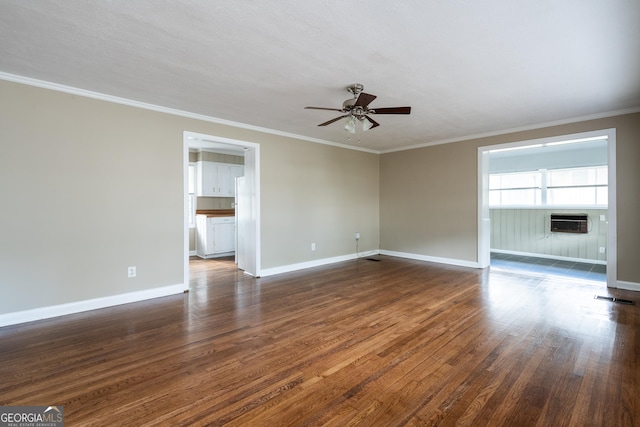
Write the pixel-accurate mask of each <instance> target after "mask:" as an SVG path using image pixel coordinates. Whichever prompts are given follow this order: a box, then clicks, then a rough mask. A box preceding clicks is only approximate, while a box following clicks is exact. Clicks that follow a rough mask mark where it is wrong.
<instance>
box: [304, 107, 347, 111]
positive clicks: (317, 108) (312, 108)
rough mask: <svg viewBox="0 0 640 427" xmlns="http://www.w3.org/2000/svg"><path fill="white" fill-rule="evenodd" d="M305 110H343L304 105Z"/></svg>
mask: <svg viewBox="0 0 640 427" xmlns="http://www.w3.org/2000/svg"><path fill="white" fill-rule="evenodd" d="M304 108H305V110H329V111H340V112H342V110H341V109H339V108H324V107H304Z"/></svg>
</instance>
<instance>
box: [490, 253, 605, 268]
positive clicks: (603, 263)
mask: <svg viewBox="0 0 640 427" xmlns="http://www.w3.org/2000/svg"><path fill="white" fill-rule="evenodd" d="M491 252H495V253H497V254H505V255H522V256H529V257H532V258H545V259H555V260H558V261H571V262H583V263H585V264H600V265H607V261H600V260H597V259H587V258H573V257H568V256H559V255H545V254H534V253H531V252H518V251H508V250H504V249H491Z"/></svg>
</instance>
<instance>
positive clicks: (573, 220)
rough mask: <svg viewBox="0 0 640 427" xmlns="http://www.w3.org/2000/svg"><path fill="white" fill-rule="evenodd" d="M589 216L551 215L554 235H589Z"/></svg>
mask: <svg viewBox="0 0 640 427" xmlns="http://www.w3.org/2000/svg"><path fill="white" fill-rule="evenodd" d="M587 218H588V216H587V214H551V231H553V232H554V233H587V232H588V230H587Z"/></svg>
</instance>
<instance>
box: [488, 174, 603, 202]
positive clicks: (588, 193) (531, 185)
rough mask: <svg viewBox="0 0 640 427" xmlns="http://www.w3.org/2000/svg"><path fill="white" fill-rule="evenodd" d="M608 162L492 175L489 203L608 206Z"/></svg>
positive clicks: (490, 177)
mask: <svg viewBox="0 0 640 427" xmlns="http://www.w3.org/2000/svg"><path fill="white" fill-rule="evenodd" d="M607 174H608V167H607V166H595V167H581V168H569V169H551V170H546V169H541V170H538V171H528V172H514V173H499V174H491V175H490V176H489V205H490V206H576V205H579V206H606V205H607V201H608V186H607V184H608V181H607V179H608V178H607V176H608V175H607Z"/></svg>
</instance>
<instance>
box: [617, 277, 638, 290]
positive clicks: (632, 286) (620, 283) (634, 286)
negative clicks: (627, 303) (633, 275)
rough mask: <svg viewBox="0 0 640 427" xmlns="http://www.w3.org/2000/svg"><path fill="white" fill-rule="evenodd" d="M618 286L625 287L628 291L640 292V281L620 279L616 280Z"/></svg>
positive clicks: (619, 287)
mask: <svg viewBox="0 0 640 427" xmlns="http://www.w3.org/2000/svg"><path fill="white" fill-rule="evenodd" d="M616 288H618V289H624V290H627V291H636V292H640V283H634V282H625V281H623V280H618V281H617V282H616Z"/></svg>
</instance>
